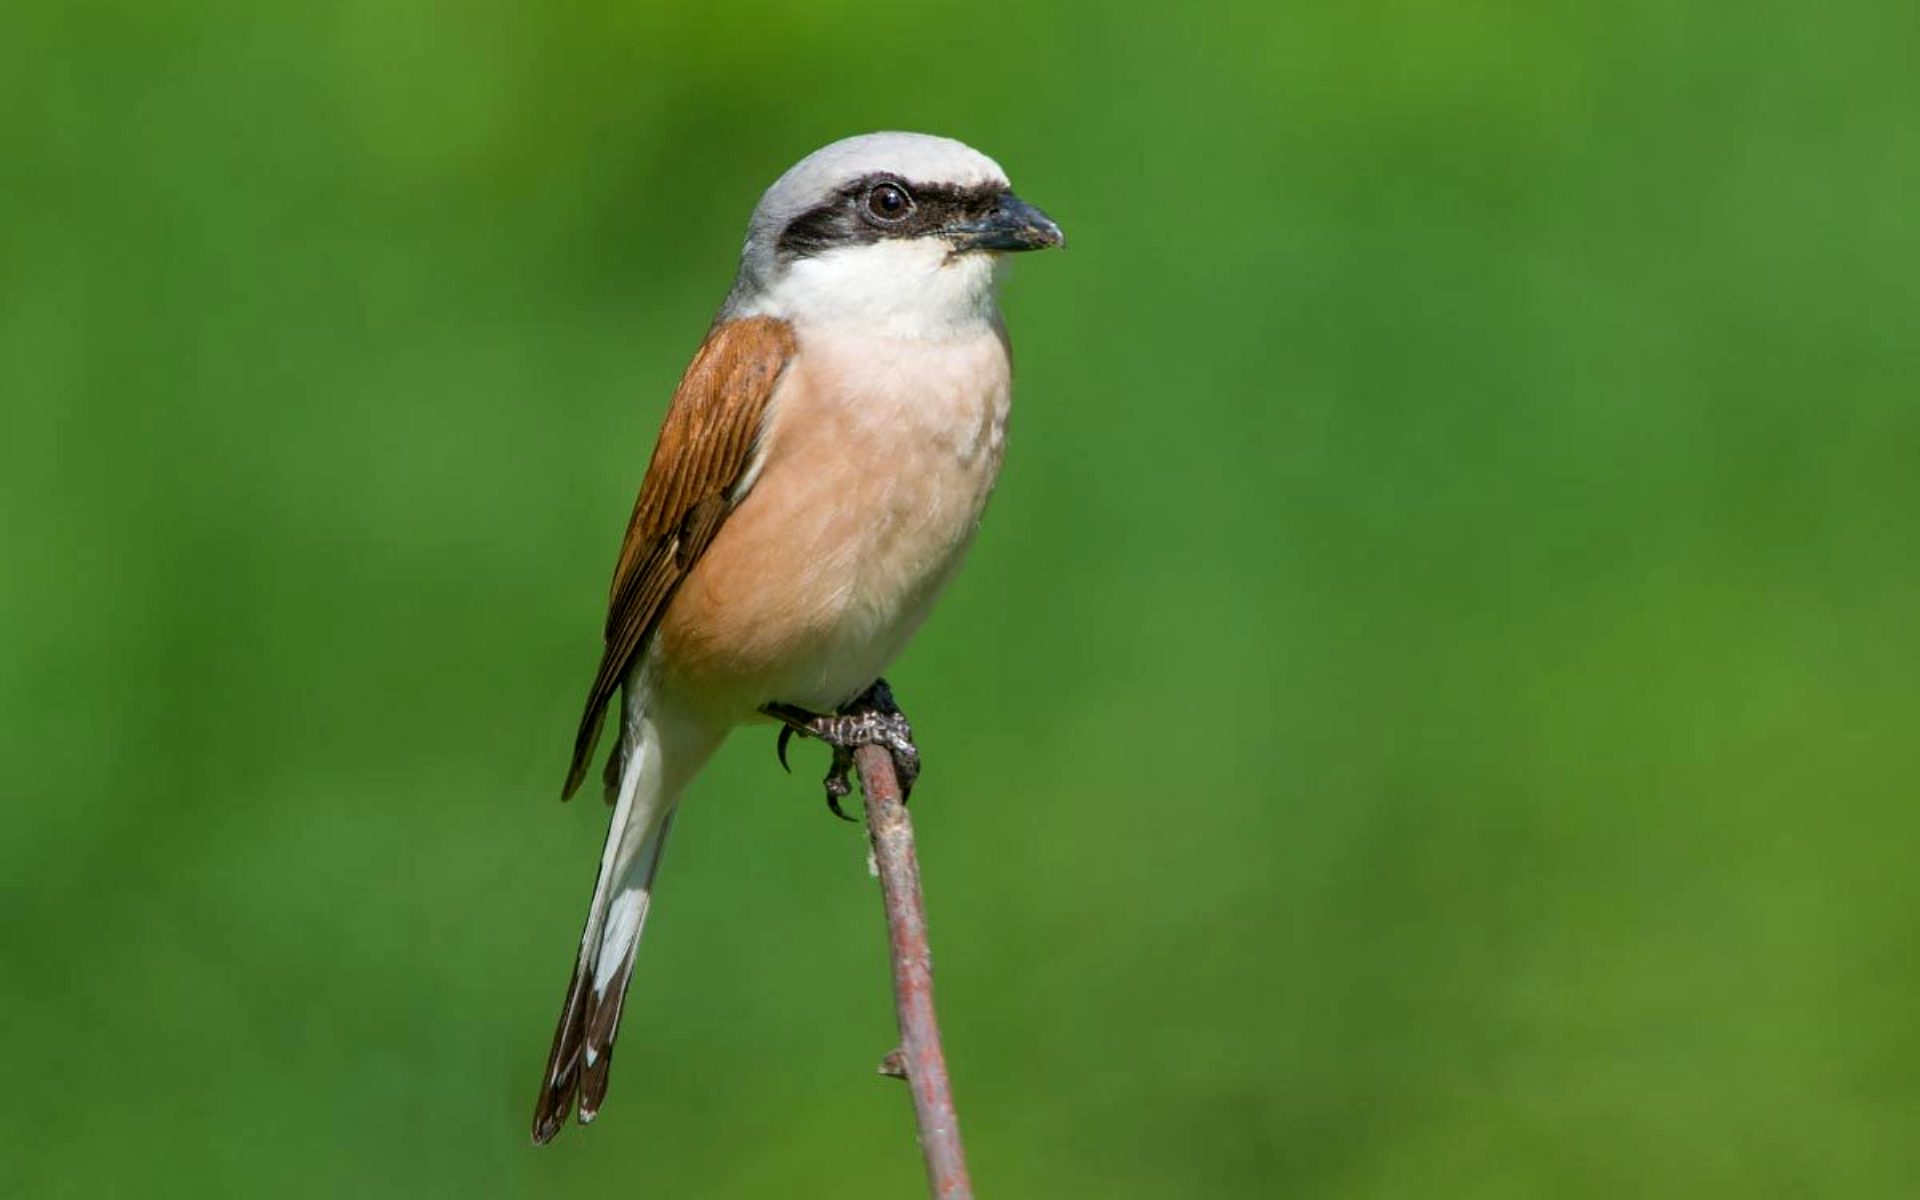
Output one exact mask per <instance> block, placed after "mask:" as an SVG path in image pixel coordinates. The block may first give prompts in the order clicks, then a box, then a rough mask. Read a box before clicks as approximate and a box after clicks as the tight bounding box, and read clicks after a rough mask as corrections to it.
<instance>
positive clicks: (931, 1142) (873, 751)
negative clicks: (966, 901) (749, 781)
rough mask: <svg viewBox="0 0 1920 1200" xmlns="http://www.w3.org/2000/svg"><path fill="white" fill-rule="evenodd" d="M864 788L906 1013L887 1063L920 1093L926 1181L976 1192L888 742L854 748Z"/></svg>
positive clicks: (951, 1192)
mask: <svg viewBox="0 0 1920 1200" xmlns="http://www.w3.org/2000/svg"><path fill="white" fill-rule="evenodd" d="M854 763H855V765H856V766H858V767H859V769H860V790H861V791H862V792H863V793H865V795H866V810H867V837H868V839H869V840H870V841H871V842H872V843H873V861H874V865H875V867H876V868H877V869H878V871H879V874H880V892H881V895H882V897H884V899H885V900H886V906H887V940H888V942H889V944H890V946H891V949H892V952H893V1003H894V1008H895V1009H896V1011H897V1012H898V1014H899V1017H900V1048H899V1049H898V1050H896V1051H894V1052H893V1053H892V1054H890V1055H888V1056H887V1062H886V1063H884V1064H882V1067H881V1069H882V1071H883V1072H884V1073H887V1074H894V1073H896V1072H895V1071H889V1070H887V1068H888V1067H889V1066H893V1067H896V1068H898V1069H899V1070H900V1071H904V1074H905V1077H906V1080H907V1087H908V1088H909V1089H910V1090H911V1091H912V1093H913V1118H914V1121H915V1123H916V1124H917V1125H918V1126H919V1129H920V1152H921V1153H922V1154H923V1155H924V1156H925V1157H926V1160H927V1185H928V1187H929V1188H930V1189H931V1190H932V1194H933V1196H934V1197H935V1200H972V1197H973V1184H972V1182H971V1181H970V1180H969V1179H968V1178H967V1158H966V1153H965V1151H963V1150H962V1149H961V1146H960V1120H959V1118H958V1117H957V1116H955V1115H954V1111H953V1087H952V1085H951V1084H950V1083H949V1082H948V1081H947V1056H946V1052H945V1051H943V1050H942V1049H941V1048H940V1023H939V1021H938V1020H937V1019H935V1017H934V1014H933V955H932V953H931V951H929V950H928V949H927V910H926V905H925V903H924V902H923V901H922V899H921V896H920V860H919V857H918V856H917V855H916V854H915V853H914V850H913V821H912V819H911V818H909V817H908V816H907V807H906V805H905V804H903V803H901V801H900V781H899V779H898V778H897V777H896V776H895V775H894V771H893V756H892V755H891V754H889V753H888V751H887V749H886V747H884V746H862V747H860V749H858V750H857V751H855V752H854Z"/></svg>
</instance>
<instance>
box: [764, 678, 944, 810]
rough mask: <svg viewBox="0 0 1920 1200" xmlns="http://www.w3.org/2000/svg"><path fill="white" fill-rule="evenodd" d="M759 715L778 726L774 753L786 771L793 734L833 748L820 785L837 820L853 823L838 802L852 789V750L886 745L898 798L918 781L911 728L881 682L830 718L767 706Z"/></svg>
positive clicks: (909, 792) (890, 691)
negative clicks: (831, 757) (763, 715)
mask: <svg viewBox="0 0 1920 1200" xmlns="http://www.w3.org/2000/svg"><path fill="white" fill-rule="evenodd" d="M762 711H764V712H765V713H766V714H767V715H769V716H771V717H774V718H775V719H777V720H779V721H780V722H782V727H781V730H780V737H779V740H778V741H777V742H776V743H775V744H774V753H775V755H776V756H777V757H778V758H779V759H780V765H781V766H782V767H785V768H786V769H787V770H788V771H789V772H791V771H792V770H793V768H792V767H791V766H789V765H788V763H787V744H788V743H789V742H791V741H792V740H793V735H794V734H796V733H797V734H799V735H800V736H802V737H811V738H818V739H820V740H821V741H823V742H825V743H826V744H827V745H829V746H831V747H832V748H833V763H832V765H831V766H829V767H828V768H827V775H826V779H825V780H824V784H825V787H826V791H827V807H828V808H829V809H832V810H833V815H834V816H836V817H839V818H840V819H841V820H843V821H851V820H853V818H852V817H849V816H848V815H847V814H846V811H845V810H844V809H842V808H841V806H840V802H841V801H842V800H843V799H845V798H846V797H847V796H848V795H850V794H851V793H852V791H853V783H852V780H851V774H852V772H853V769H854V762H853V752H854V751H855V750H856V749H858V748H859V747H861V746H884V747H886V750H887V753H888V755H889V756H890V757H891V758H892V759H893V770H894V774H895V776H896V777H897V778H898V779H899V781H900V796H901V799H902V800H905V799H906V798H907V797H909V796H911V795H912V794H913V785H914V781H915V780H917V779H919V778H920V750H919V748H918V747H917V746H915V745H914V743H913V726H912V725H910V724H909V723H908V722H907V717H906V714H905V713H902V712H901V711H900V708H899V706H898V705H896V704H895V703H894V701H893V689H891V688H889V687H888V686H887V681H886V680H884V679H881V680H877V681H875V682H874V685H873V686H872V687H870V688H868V689H867V690H866V691H864V692H862V693H861V694H860V695H859V696H858V697H856V698H855V699H854V700H853V701H852V702H851V703H849V704H847V705H845V706H844V707H842V708H841V710H840V711H839V712H838V713H835V714H834V715H832V716H817V715H815V714H813V713H810V712H807V711H806V710H804V709H799V708H795V707H793V706H792V705H789V704H769V705H767V706H766V707H765V708H764V709H763V710H762Z"/></svg>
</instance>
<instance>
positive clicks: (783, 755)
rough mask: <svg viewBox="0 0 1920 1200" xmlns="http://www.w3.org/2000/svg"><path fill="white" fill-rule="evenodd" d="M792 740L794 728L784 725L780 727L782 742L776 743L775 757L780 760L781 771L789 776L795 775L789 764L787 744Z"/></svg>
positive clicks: (774, 747) (774, 748)
mask: <svg viewBox="0 0 1920 1200" xmlns="http://www.w3.org/2000/svg"><path fill="white" fill-rule="evenodd" d="M792 740H793V726H791V725H782V726H781V727H780V740H779V741H778V742H775V743H774V746H773V753H774V755H775V756H776V757H778V758H779V759H780V767H781V769H782V770H784V771H785V772H786V773H787V774H789V775H791V774H793V766H792V764H790V763H788V762H787V743H788V742H790V741H792Z"/></svg>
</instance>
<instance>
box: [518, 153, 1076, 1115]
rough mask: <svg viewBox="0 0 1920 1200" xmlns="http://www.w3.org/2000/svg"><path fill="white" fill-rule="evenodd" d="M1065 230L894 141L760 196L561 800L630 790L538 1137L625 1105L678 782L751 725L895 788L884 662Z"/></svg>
mask: <svg viewBox="0 0 1920 1200" xmlns="http://www.w3.org/2000/svg"><path fill="white" fill-rule="evenodd" d="M1064 244H1065V237H1064V235H1063V234H1062V233H1061V231H1060V227H1059V226H1058V225H1057V224H1055V223H1054V221H1053V220H1052V219H1051V218H1049V217H1048V216H1047V215H1046V214H1045V213H1044V212H1042V211H1041V210H1040V209H1038V208H1036V207H1034V206H1033V205H1031V204H1029V203H1027V202H1026V201H1025V200H1022V199H1021V198H1020V197H1019V196H1017V195H1016V194H1015V193H1014V192H1013V190H1012V187H1011V185H1010V184H1009V183H1008V180H1007V175H1006V172H1005V171H1003V170H1002V169H1001V167H1000V165H999V164H998V163H996V162H994V161H993V160H992V159H991V158H988V157H987V156H986V155H985V154H982V153H981V152H979V151H978V150H975V149H973V148H972V147H971V146H968V145H966V144H965V143H963V142H959V141H956V140H953V139H951V138H945V137H936V136H932V135H929V134H920V133H901V132H883V133H869V134H863V135H860V136H857V137H849V138H845V139H842V140H840V141H836V142H833V143H831V144H830V145H827V146H825V147H822V148H821V149H819V150H816V151H814V152H813V153H811V154H809V155H807V156H806V157H804V158H802V159H801V160H800V161H799V162H798V163H796V164H794V165H793V166H792V167H791V168H789V169H788V170H787V171H786V172H785V173H784V174H782V175H781V176H780V177H779V178H778V179H777V180H776V181H775V182H774V183H773V185H772V186H771V187H769V188H768V189H767V190H766V192H765V193H764V194H763V195H762V196H761V197H760V200H759V203H758V204H757V205H756V206H755V208H754V210H753V214H752V217H751V218H750V220H749V222H748V226H747V235H746V241H745V244H744V246H743V248H742V250H741V255H740V264H739V269H738V272H737V274H736V276H735V278H734V282H733V286H732V288H731V290H729V291H728V292H727V294H726V298H725V300H724V302H723V303H722V304H721V305H720V308H719V311H718V314H717V315H716V316H715V317H714V319H713V322H712V324H711V325H710V326H709V328H708V330H707V334H706V337H705V339H704V340H703V341H702V343H701V345H700V347H699V349H698V350H697V351H696V352H695V354H694V356H693V359H692V362H691V363H690V364H689V365H688V366H687V368H686V371H685V373H684V374H683V375H682V377H681V379H680V382H679V386H678V387H677V388H676V389H675V391H674V394H673V399H672V402H671V404H670V405H669V406H668V410H667V414H666V417H665V420H664V421H663V423H662V425H661V427H660V432H659V436H658V439H657V441H656V442H655V445H654V450H653V455H652V458H651V460H650V461H649V463H648V465H647V469H646V472H645V474H644V476H643V477H642V481H641V484H640V492H639V497H638V499H637V500H636V501H635V504H634V508H633V514H632V517H631V518H630V520H629V521H628V524H627V530H626V536H625V538H624V540H623V541H622V543H621V546H620V553H619V557H618V559H617V562H616V564H615V567H614V573H613V584H612V588H611V594H610V597H609V601H608V608H607V618H606V625H605V631H604V646H603V649H602V653H601V657H600V664H599V668H598V669H597V670H596V671H595V673H594V676H593V682H592V684H591V686H590V687H589V689H588V693H587V701H586V707H585V711H584V712H583V714H582V716H581V720H580V726H579V731H578V733H577V735H576V737H575V740H574V745H573V755H572V760H571V762H570V763H569V765H568V769H567V775H566V782H565V785H564V787H563V788H562V793H561V798H562V799H566V798H567V797H569V796H571V795H573V794H574V793H575V792H576V791H577V790H578V789H579V788H580V786H581V784H582V783H583V782H585V779H586V776H587V774H588V772H589V771H590V769H591V767H592V764H593V762H594V759H595V752H596V749H597V747H598V745H599V742H600V738H601V727H602V725H603V724H604V723H605V722H606V718H607V717H608V714H609V710H610V709H611V708H612V707H613V701H614V699H615V697H616V696H618V698H619V701H620V703H619V706H618V718H617V720H616V721H615V726H616V734H617V736H616V737H615V738H614V739H613V746H612V749H611V751H610V753H609V754H608V756H607V762H606V766H605V769H604V771H603V773H602V779H603V783H604V791H605V796H606V800H607V803H608V804H609V805H611V807H612V816H611V819H610V821H609V825H608V830H607V838H606V845H605V849H604V850H603V851H602V853H601V855H600V866H599V872H598V875H597V876H596V878H595V881H594V888H593V898H592V901H591V903H590V905H589V907H588V910H587V918H586V926H585V929H584V931H583V932H582V934H581V938H580V947H579V952H578V956H577V958H576V960H575V964H574V968H573V975H572V978H571V979H570V980H569V982H568V984H567V991H566V997H565V1001H564V1003H563V1004H562V1006H561V1011H560V1018H559V1022H558V1025H557V1027H556V1029H555V1031H554V1038H553V1046H552V1049H551V1051H550V1052H549V1054H548V1058H547V1066H546V1072H545V1075H544V1077H543V1079H542V1082H541V1086H540V1093H539V1097H538V1100H537V1101H536V1103H535V1109H534V1117H533V1140H534V1142H535V1143H536V1144H542V1143H545V1142H548V1141H550V1140H552V1138H553V1137H554V1136H555V1135H556V1134H557V1133H558V1132H559V1131H560V1129H561V1128H562V1127H563V1126H564V1125H565V1124H566V1122H567V1119H568V1117H569V1116H570V1115H572V1114H573V1113H574V1112H575V1111H576V1110H577V1112H578V1114H579V1120H580V1123H581V1124H583V1125H585V1124H588V1123H590V1122H592V1121H593V1119H594V1117H595V1116H596V1115H597V1114H598V1112H599V1110H600V1108H601V1106H602V1104H603V1102H604V1101H605V1099H606V1094H607V1086H608V1079H609V1075H610V1070H611V1065H612V1059H613V1047H614V1038H615V1036H616V1034H617V1033H618V1031H619V1025H620V1013H621V1008H622V1005H623V1004H624V1002H625V997H626V992H627V986H628V983H629V981H630V980H631V978H632V975H633V966H634V954H635V950H636V948H637V946H638V945H639V942H640V935H641V931H642V929H643V927H644V926H645V924H646V920H647V914H648V911H649V909H650V908H651V906H652V892H653V883H654V876H655V873H656V872H657V871H658V870H659V867H660V856H661V851H662V850H663V848H664V846H665V844H666V840H667V834H668V832H669V831H670V829H671V828H672V825H673V817H674V812H675V809H676V808H677V806H678V804H679V800H680V797H681V794H682V793H683V791H684V790H685V789H686V787H687V785H688V784H689V782H690V781H691V780H692V779H693V778H694V777H695V776H696V775H697V774H698V772H699V771H700V769H701V768H702V767H703V766H704V764H705V763H706V762H707V760H708V758H709V757H710V756H711V755H712V754H713V753H714V751H715V750H716V749H717V748H718V747H719V746H720V744H721V743H722V742H723V741H724V740H725V738H726V737H727V735H728V734H729V732H731V731H732V730H733V729H734V728H736V727H739V726H742V725H748V724H754V723H760V724H765V723H769V722H777V723H779V724H780V725H781V730H780V740H779V743H778V750H779V752H780V758H781V762H782V764H783V765H784V764H785V761H786V746H787V739H788V738H789V737H790V736H793V735H794V734H795V733H798V734H801V735H804V736H810V737H817V738H819V739H821V740H823V741H825V742H827V743H828V744H829V745H830V746H832V747H833V750H834V762H833V767H832V768H831V769H830V771H829V773H828V777H827V783H826V786H827V793H828V801H829V803H830V804H831V805H833V807H834V810H835V812H836V813H837V812H839V806H838V799H839V797H840V796H841V795H844V794H846V791H847V782H846V773H847V769H848V766H849V765H850V763H851V751H852V748H853V747H854V746H857V745H863V744H876V743H877V744H881V745H884V746H886V747H887V749H888V751H889V752H890V753H891V754H892V755H893V757H894V760H895V762H896V763H897V764H898V766H899V768H900V772H899V773H900V775H901V780H902V783H903V785H904V787H911V784H912V781H913V778H914V777H915V776H916V775H917V773H918V753H917V750H915V748H914V745H913V740H912V728H911V726H910V725H909V724H908V722H907V721H906V718H905V716H904V715H903V714H901V712H900V711H899V708H898V706H897V705H896V704H895V703H894V702H893V698H892V693H891V690H890V689H889V688H888V687H887V685H886V682H885V680H884V679H883V678H882V673H883V672H884V671H885V670H886V668H887V666H888V665H889V664H890V663H891V662H892V661H893V660H894V658H895V657H896V656H897V655H898V654H899V653H900V651H901V650H902V648H903V647H904V646H905V645H906V643H907V641H908V639H909V638H911V637H912V636H913V634H914V632H915V631H916V630H917V629H918V628H919V626H920V624H921V622H922V621H923V620H924V619H925V618H926V616H927V614H928V611H929V610H930V609H931V607H932V606H933V603H934V601H935V599H936V598H937V597H938V596H939V595H940V593H941V591H942V590H943V589H944V588H945V587H946V585H947V584H948V582H949V581H950V580H951V579H952V578H953V576H954V574H955V571H956V570H957V569H958V567H959V565H960V562H961V559H962V558H963V556H964V555H965V553H966V551H967V548H968V546H969V544H970V543H971V542H972V540H973V538H974V534H975V531H976V530H977V528H978V527H979V524H980V518H981V514H982V512H983V510H984V509H985V507H986V504H987V499H988V496H989V494H990V493H991V492H992V491H993V486H994V482H995V479H996V477H997V476H998V474H999V470H1000V465H1001V460H1002V457H1003V455H1004V452H1005V446H1006V427H1007V414H1008V406H1009V403H1010V397H1011V380H1012V362H1011V357H1010V344H1009V342H1008V339H1007V333H1006V327H1005V325H1004V323H1003V321H1002V319H1001V316H1000V312H999V309H998V305H997V301H996V286H997V283H998V281H999V278H1000V276H1001V275H1002V274H1003V268H1004V265H1005V263H1006V260H1007V258H1008V256H1009V255H1011V254H1015V253H1019V252H1023V251H1032V250H1041V249H1045V248H1048V247H1055V246H1061V245H1064Z"/></svg>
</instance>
